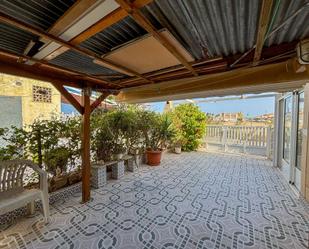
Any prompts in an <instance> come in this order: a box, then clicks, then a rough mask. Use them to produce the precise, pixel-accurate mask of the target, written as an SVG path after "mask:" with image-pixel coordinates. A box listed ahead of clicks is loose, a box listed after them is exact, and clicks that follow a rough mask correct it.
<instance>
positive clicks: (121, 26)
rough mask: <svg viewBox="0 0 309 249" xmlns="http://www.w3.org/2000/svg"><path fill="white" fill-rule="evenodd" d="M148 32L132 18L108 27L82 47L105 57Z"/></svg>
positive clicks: (85, 42)
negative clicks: (114, 49) (106, 54)
mask: <svg viewBox="0 0 309 249" xmlns="http://www.w3.org/2000/svg"><path fill="white" fill-rule="evenodd" d="M146 33H147V32H146V31H145V30H144V29H143V28H141V27H140V26H139V25H138V24H137V23H136V22H135V21H134V20H133V19H132V18H131V17H129V16H128V17H126V18H124V19H123V20H121V21H120V22H118V23H116V24H114V25H112V26H110V27H108V28H107V29H105V30H103V31H102V32H100V33H97V34H96V35H94V36H92V37H90V38H89V39H87V40H86V41H84V42H83V43H82V44H81V46H82V47H84V48H88V49H90V50H92V51H93V52H95V53H98V54H100V55H103V54H105V53H108V52H110V51H111V50H112V49H113V48H116V47H118V46H119V45H122V44H124V43H126V42H129V41H131V40H134V39H136V38H137V37H140V36H143V35H145V34H146Z"/></svg>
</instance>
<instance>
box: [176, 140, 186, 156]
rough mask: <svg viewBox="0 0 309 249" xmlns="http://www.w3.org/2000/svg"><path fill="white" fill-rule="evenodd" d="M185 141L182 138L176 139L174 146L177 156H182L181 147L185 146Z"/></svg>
mask: <svg viewBox="0 0 309 249" xmlns="http://www.w3.org/2000/svg"><path fill="white" fill-rule="evenodd" d="M184 141H185V140H184V139H183V138H182V137H179V138H176V139H175V140H174V142H173V144H174V152H175V153H176V154H180V153H181V147H182V145H183V144H184Z"/></svg>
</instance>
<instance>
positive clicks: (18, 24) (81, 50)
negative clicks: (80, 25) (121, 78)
mask: <svg viewBox="0 0 309 249" xmlns="http://www.w3.org/2000/svg"><path fill="white" fill-rule="evenodd" d="M0 21H2V22H5V23H8V24H10V25H13V26H15V27H18V28H20V29H23V30H25V31H28V32H31V33H33V34H35V35H38V36H41V37H43V38H46V39H48V40H50V41H53V42H56V43H58V44H60V45H61V46H64V47H67V48H69V49H72V50H74V51H76V52H78V53H80V54H82V55H85V56H87V57H90V58H92V59H93V60H96V61H98V62H100V63H102V64H103V65H106V66H107V67H111V68H113V69H114V70H118V71H119V72H121V73H126V74H128V75H135V76H137V77H139V78H142V79H144V80H146V81H147V82H148V81H149V80H148V79H147V78H145V77H144V76H142V75H141V74H139V73H137V72H135V71H133V70H131V69H128V68H126V67H124V66H121V65H118V64H116V63H114V62H111V61H107V60H104V59H103V58H101V57H100V56H99V55H97V54H96V53H94V52H92V51H91V50H89V49H85V48H81V47H77V46H75V45H72V44H71V43H69V42H67V41H64V40H62V39H60V38H59V37H56V36H54V35H51V34H48V33H47V32H45V31H43V30H41V29H38V28H36V27H33V26H30V25H28V24H26V23H24V22H21V21H19V20H17V19H15V18H13V17H11V16H9V15H6V14H4V13H0Z"/></svg>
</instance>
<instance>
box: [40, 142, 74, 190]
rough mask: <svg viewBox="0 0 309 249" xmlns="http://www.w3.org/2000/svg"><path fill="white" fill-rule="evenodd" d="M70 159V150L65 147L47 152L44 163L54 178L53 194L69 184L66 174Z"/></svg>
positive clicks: (51, 187) (51, 182)
mask: <svg viewBox="0 0 309 249" xmlns="http://www.w3.org/2000/svg"><path fill="white" fill-rule="evenodd" d="M70 157H71V152H70V150H69V149H67V148H66V147H64V146H60V147H58V148H53V149H50V150H48V151H46V152H45V155H44V163H45V165H46V170H47V172H49V173H50V174H52V176H53V177H52V179H51V180H50V191H51V192H52V191H55V190H57V189H59V188H62V187H64V186H65V185H66V184H67V182H68V177H67V175H66V172H67V164H68V161H69V158H70Z"/></svg>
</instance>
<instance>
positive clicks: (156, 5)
mask: <svg viewBox="0 0 309 249" xmlns="http://www.w3.org/2000/svg"><path fill="white" fill-rule="evenodd" d="M260 8H261V1H260V0H250V1H248V0H208V1H201V0H196V1H184V0H156V1H154V2H153V3H151V4H149V5H147V6H146V7H144V9H143V11H144V13H147V12H149V13H150V14H151V15H152V16H153V17H154V18H156V19H157V20H158V21H159V22H160V23H161V25H162V26H164V27H166V28H168V29H169V30H170V31H171V32H172V33H173V34H174V36H175V37H180V38H181V39H182V40H183V42H184V43H185V44H186V45H185V47H186V48H187V50H188V51H190V52H191V53H192V55H193V56H194V57H195V58H196V59H202V58H205V57H206V55H207V56H209V57H215V56H222V55H230V54H235V53H239V52H240V53H242V52H245V51H246V50H247V49H249V48H251V47H252V46H253V45H254V42H255V35H256V28H257V23H258V18H259V13H260Z"/></svg>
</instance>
